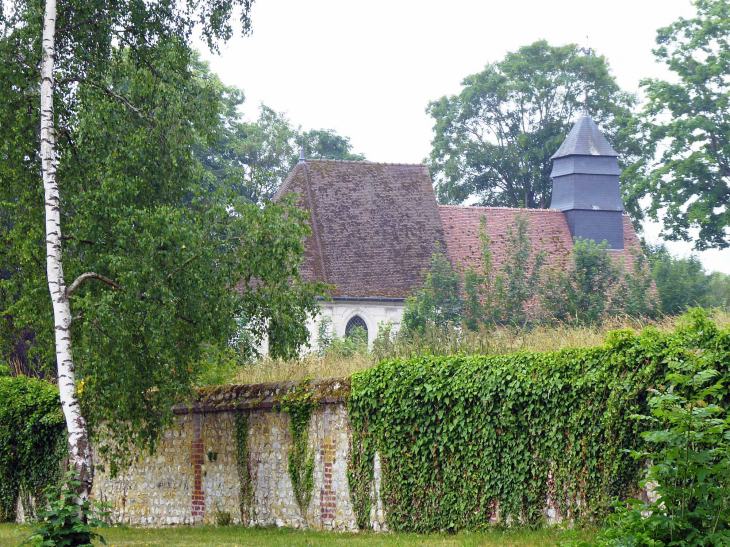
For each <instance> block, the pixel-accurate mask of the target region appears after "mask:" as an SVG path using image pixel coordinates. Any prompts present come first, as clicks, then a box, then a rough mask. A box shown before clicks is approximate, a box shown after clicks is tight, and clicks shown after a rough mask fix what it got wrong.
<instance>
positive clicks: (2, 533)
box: [0, 524, 592, 547]
mask: <svg viewBox="0 0 730 547" xmlns="http://www.w3.org/2000/svg"><path fill="white" fill-rule="evenodd" d="M17 528H18V527H17V526H15V525H13V524H0V545H1V546H2V547H13V546H16V545H19V544H20V543H21V542H22V539H23V536H24V535H26V534H27V532H28V529H27V528H22V529H20V532H18V531H16V530H17ZM103 532H104V534H103V535H104V538H105V539H106V542H107V545H109V546H110V547H111V546H113V547H146V546H150V547H153V546H164V547H207V546H210V547H222V546H226V547H244V546H250V545H255V546H259V545H261V546H264V547H268V546H282V547H284V546H287V547H288V546H290V545H291V546H298V545H299V546H302V547H304V546H310V545H311V546H314V545H323V546H325V547H326V546H330V545H353V546H360V545H368V546H371V545H372V546H375V547H380V546H382V547H391V546H398V547H405V546H408V545H424V546H434V547H435V546H439V547H441V546H448V547H451V546H454V547H456V546H470V547H477V546H486V547H491V546H495V547H497V546H503V547H542V546H552V545H555V542H556V541H559V540H561V539H568V538H569V537H576V536H579V537H581V538H585V539H587V538H589V537H591V536H592V532H590V531H583V530H582V531H579V532H563V531H562V530H561V529H559V528H546V529H542V530H534V531H533V530H496V529H495V530H491V531H488V532H480V533H461V534H457V535H442V534H431V535H418V534H372V533H360V534H343V533H337V532H302V531H297V530H290V529H285V528H279V529H277V528H243V527H240V526H229V527H215V526H200V527H195V528H192V527H176V528H125V527H120V528H108V529H105V530H103ZM99 545H101V544H99Z"/></svg>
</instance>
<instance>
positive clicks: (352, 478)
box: [347, 412, 375, 530]
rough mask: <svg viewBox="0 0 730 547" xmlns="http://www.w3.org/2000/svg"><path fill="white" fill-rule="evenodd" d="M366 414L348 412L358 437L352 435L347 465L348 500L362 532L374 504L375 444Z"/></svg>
mask: <svg viewBox="0 0 730 547" xmlns="http://www.w3.org/2000/svg"><path fill="white" fill-rule="evenodd" d="M367 418H368V416H367V414H365V413H362V412H360V413H355V414H353V413H352V412H350V424H351V426H352V428H353V430H354V431H357V432H358V435H352V446H351V448H350V454H349V460H348V465H347V482H348V484H349V487H350V498H351V499H352V507H353V509H354V511H355V519H356V521H357V526H358V527H359V528H360V529H361V530H362V529H364V528H366V527H367V525H368V522H369V520H370V511H371V510H372V507H373V504H374V502H375V489H374V484H373V479H374V472H375V468H374V465H375V443H374V439H373V436H372V435H370V434H369V430H368V426H367V421H368V420H367Z"/></svg>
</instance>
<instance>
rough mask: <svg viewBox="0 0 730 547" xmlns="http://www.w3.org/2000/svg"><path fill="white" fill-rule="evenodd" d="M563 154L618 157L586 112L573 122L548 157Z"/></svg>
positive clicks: (560, 156) (558, 156)
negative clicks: (566, 134)
mask: <svg viewBox="0 0 730 547" xmlns="http://www.w3.org/2000/svg"><path fill="white" fill-rule="evenodd" d="M565 156H613V157H618V154H617V153H616V151H615V150H614V149H613V148H612V147H611V145H610V144H609V143H608V141H607V140H606V137H604V136H603V133H601V130H600V129H598V126H597V125H596V122H594V121H593V120H592V119H591V117H590V116H589V115H588V113H587V112H584V113H583V115H582V116H581V117H580V118H579V119H578V121H577V122H575V125H574V126H573V129H571V130H570V133H568V136H567V137H565V140H564V141H563V144H562V145H561V146H560V148H558V151H557V152H555V154H553V156H552V157H551V158H550V159H553V160H554V159H556V158H562V157H565Z"/></svg>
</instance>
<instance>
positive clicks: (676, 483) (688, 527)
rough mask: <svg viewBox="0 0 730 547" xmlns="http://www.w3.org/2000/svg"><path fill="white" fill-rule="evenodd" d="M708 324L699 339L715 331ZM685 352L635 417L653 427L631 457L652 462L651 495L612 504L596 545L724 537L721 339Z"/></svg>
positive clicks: (726, 450) (728, 469)
mask: <svg viewBox="0 0 730 547" xmlns="http://www.w3.org/2000/svg"><path fill="white" fill-rule="evenodd" d="M706 328H707V329H708V330H709V331H710V332H705V333H702V336H703V337H704V338H706V339H711V338H712V337H713V336H717V334H716V333H714V332H712V331H713V330H714V329H713V327H712V325H706ZM724 336H725V338H727V333H725V335H724ZM720 352H725V353H724V354H722V353H720ZM683 357H684V359H680V360H677V361H672V362H670V363H669V370H670V372H669V374H667V377H666V383H665V384H663V385H659V386H657V388H655V389H652V390H651V392H652V397H651V398H650V399H649V403H648V406H649V408H650V409H651V415H650V416H641V418H642V419H643V420H645V421H646V422H647V423H648V426H649V427H651V428H652V429H651V430H650V431H646V432H645V433H643V434H642V436H643V437H644V438H645V439H646V441H647V448H646V449H645V450H640V451H637V452H636V453H635V454H634V456H635V457H636V458H637V459H638V460H639V461H649V462H653V465H652V466H651V468H650V469H649V473H648V475H647V477H646V479H645V480H644V481H643V483H646V484H652V485H653V486H654V495H656V500H655V501H654V502H653V503H647V502H642V501H639V500H631V501H630V502H629V504H628V506H627V505H619V504H617V507H616V509H617V511H616V514H615V515H612V516H611V517H610V518H609V520H608V523H607V525H606V528H605V530H604V532H603V533H602V534H601V535H600V536H599V537H598V538H597V539H596V542H595V544H596V545H612V546H618V545H635V546H636V547H644V546H646V547H654V546H662V545H676V546H689V545H696V546H705V545H706V546H714V545H727V544H728V543H730V506H728V499H730V416H728V413H727V411H726V409H725V405H726V404H727V402H728V397H727V394H728V390H727V386H726V382H727V380H728V376H729V375H728V369H727V364H728V355H727V345H726V343H725V344H718V345H716V344H713V343H710V344H708V345H707V346H706V347H705V348H704V350H702V351H700V350H697V351H687V352H686V353H685V355H684V356H683ZM718 365H724V366H722V371H720V370H718V368H720V367H718ZM583 545H588V544H587V543H584V544H583Z"/></svg>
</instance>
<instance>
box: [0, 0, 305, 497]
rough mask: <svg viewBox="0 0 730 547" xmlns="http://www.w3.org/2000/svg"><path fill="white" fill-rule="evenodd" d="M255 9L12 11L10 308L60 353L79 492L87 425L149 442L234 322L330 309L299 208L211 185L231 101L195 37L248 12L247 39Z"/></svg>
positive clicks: (5, 138)
mask: <svg viewBox="0 0 730 547" xmlns="http://www.w3.org/2000/svg"><path fill="white" fill-rule="evenodd" d="M3 6H7V4H3ZM250 7H251V0H223V1H215V2H199V1H193V0H189V1H183V2H180V1H175V2H172V1H158V2H153V3H151V2H133V1H124V0H120V1H116V2H101V1H98V0H86V1H85V0H77V1H75V2H73V3H65V2H64V3H61V4H60V9H57V4H56V0H44V2H42V3H41V2H39V1H38V0H27V1H20V2H16V3H15V4H14V5H13V6H12V8H11V9H6V10H5V11H3V12H0V37H1V38H0V61H1V62H0V89H1V90H2V94H3V97H4V100H3V101H2V102H1V103H0V142H2V145H0V146H1V148H0V210H2V211H3V215H6V217H7V218H6V221H5V222H4V224H3V229H4V230H5V231H4V232H3V235H4V237H5V238H7V239H6V241H4V242H3V249H2V252H3V260H4V261H5V259H8V262H7V263H6V262H4V264H3V266H4V269H5V271H4V273H3V279H2V280H0V284H2V289H0V292H2V293H3V294H4V295H5V296H7V298H4V300H3V306H4V309H2V310H0V315H2V316H11V317H12V318H13V320H14V322H15V323H16V326H17V325H19V326H26V325H27V326H29V327H32V328H33V329H34V330H35V331H36V332H37V336H38V338H39V341H38V344H37V348H38V351H39V352H42V351H43V350H44V349H46V350H48V354H50V355H49V357H50V358H51V359H53V360H55V363H56V367H57V374H58V384H59V390H60V394H61V404H62V408H63V412H64V415H65V417H66V425H67V429H68V441H69V464H70V466H71V467H72V468H73V469H74V470H75V471H76V473H77V475H78V477H79V478H80V480H81V481H82V485H83V486H82V488H81V491H80V492H79V494H80V496H81V497H82V498H83V497H85V496H87V495H88V493H89V490H90V488H91V483H92V480H93V467H92V461H91V453H90V444H89V422H88V420H89V419H91V422H92V425H93V424H99V423H101V422H104V423H105V424H106V428H107V431H108V432H109V434H110V436H111V437H107V440H108V439H109V438H111V439H113V441H114V442H112V443H108V444H106V447H107V448H114V447H115V446H119V445H124V444H126V441H131V442H134V443H136V444H138V445H140V446H142V447H143V448H152V447H154V445H155V442H156V440H157V438H158V436H159V434H160V432H161V430H162V429H163V427H164V426H165V425H166V424H167V423H169V420H170V419H171V415H170V408H169V407H170V404H171V402H172V401H174V400H177V399H179V397H180V396H181V395H182V396H184V395H185V394H186V393H188V392H189V390H190V388H191V382H192V380H193V378H194V377H195V373H196V363H197V362H198V361H199V360H200V357H201V354H202V352H203V351H205V346H206V345H209V344H224V343H225V342H226V341H227V338H228V337H229V336H230V335H231V334H232V333H233V330H234V327H235V321H234V319H235V317H236V316H243V317H245V318H246V319H248V320H249V324H250V328H251V329H252V331H253V333H254V335H256V336H258V337H259V338H260V336H261V334H262V332H263V330H264V329H265V328H266V325H267V324H269V323H270V322H275V323H276V324H277V325H283V326H282V327H281V328H282V329H286V332H287V333H288V334H289V335H290V336H302V335H303V336H306V328H305V326H304V322H303V318H304V317H305V316H306V314H307V312H312V311H314V309H316V308H315V306H316V300H315V295H316V294H317V290H318V289H317V288H316V287H313V286H310V285H307V284H305V283H302V281H301V278H299V275H298V265H299V264H300V262H301V259H302V254H303V249H302V237H303V236H304V235H305V232H304V231H303V230H302V226H303V225H304V224H305V223H303V216H302V214H301V213H298V212H297V210H296V209H294V208H293V207H288V206H286V205H285V204H284V205H279V204H273V205H271V206H267V207H264V208H261V207H258V206H255V205H246V204H245V203H243V202H242V201H241V200H240V199H239V200H237V199H236V198H235V196H234V195H232V194H231V193H230V192H226V191H225V189H221V190H220V191H215V192H212V193H211V192H207V191H204V189H203V185H201V180H204V179H205V178H206V177H207V176H208V175H207V174H206V171H205V170H204V169H203V168H202V167H201V165H200V163H199V162H198V161H196V159H195V157H194V155H193V146H194V144H195V143H196V142H199V140H200V139H201V138H203V139H205V138H208V140H209V142H210V144H213V141H214V137H213V136H214V134H215V127H217V125H218V123H219V120H220V116H221V113H222V112H223V109H222V107H221V104H220V101H219V100H218V96H217V95H216V93H215V92H214V90H211V89H210V88H209V87H208V86H207V85H206V82H205V81H204V80H201V79H199V78H196V77H195V75H194V74H193V73H192V72H191V69H190V67H191V63H192V61H193V58H192V55H191V51H190V49H189V47H188V42H189V40H190V36H191V33H192V31H193V29H194V28H195V27H196V26H198V27H199V28H200V29H201V30H202V33H203V35H204V36H205V37H206V39H207V40H208V42H209V44H210V45H211V46H212V47H214V46H215V43H216V41H217V40H219V39H226V38H228V37H229V36H230V35H231V32H232V30H231V26H230V24H229V20H230V17H231V13H232V11H233V10H234V9H240V10H241V13H242V25H243V28H244V31H246V30H248V28H249V18H248V14H249V10H250ZM39 91H40V94H39ZM38 127H40V133H39V132H38V129H37V128H38ZM39 173H41V174H42V180H43V184H42V186H41V184H39V181H38V178H37V177H38V174H39ZM41 188H42V190H41ZM62 228H63V231H62ZM305 230H306V229H305ZM44 247H45V249H44ZM8 266H9V267H8ZM44 270H45V272H44ZM69 274H70V277H69V279H73V281H72V282H70V283H68V282H67V280H66V275H69ZM239 282H240V284H239ZM236 284H239V290H238V291H234V290H232V289H233V288H234V287H235V286H236ZM44 285H45V288H44ZM46 291H50V294H51V299H50V302H49V299H48V292H46ZM44 293H45V295H44ZM298 322H300V323H301V325H300V328H299V329H297V328H295V327H296V324H297V323H298ZM72 349H75V351H72ZM91 401H93V405H91V404H86V403H87V402H91ZM120 416H121V417H122V420H120ZM100 431H101V429H97V432H100Z"/></svg>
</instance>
